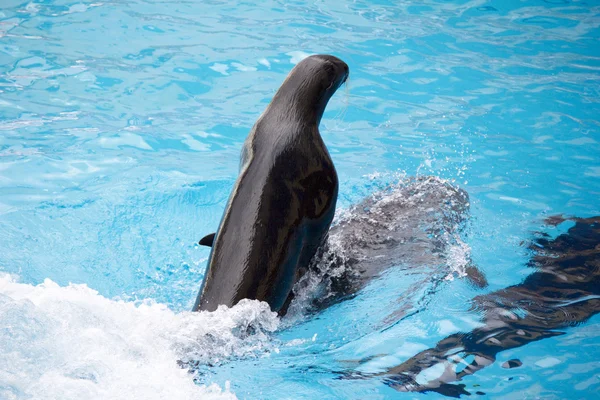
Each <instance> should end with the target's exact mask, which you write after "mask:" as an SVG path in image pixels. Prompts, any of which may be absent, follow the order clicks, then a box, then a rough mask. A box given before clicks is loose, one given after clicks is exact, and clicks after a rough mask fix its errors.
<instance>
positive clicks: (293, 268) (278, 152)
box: [193, 55, 349, 314]
mask: <svg viewBox="0 0 600 400" xmlns="http://www.w3.org/2000/svg"><path fill="white" fill-rule="evenodd" d="M348 74H349V68H348V65H346V63H345V62H343V61H342V60H340V59H339V58H336V57H334V56H331V55H314V56H310V57H307V58H305V59H304V60H302V61H301V62H300V63H298V65H296V67H294V69H293V70H292V71H291V72H290V74H289V75H288V77H287V78H286V80H285V81H284V82H283V84H282V86H281V87H280V89H279V90H278V91H277V93H276V94H275V96H274V97H273V100H272V101H271V103H270V104H269V105H268V107H267V109H266V110H265V111H264V113H263V114H262V115H261V116H260V117H259V119H258V121H257V122H256V124H255V125H254V127H253V128H252V130H251V131H250V134H249V135H248V138H247V139H246V141H245V143H244V146H243V148H242V154H241V160H240V161H241V162H240V174H239V176H238V178H237V181H236V182H235V185H234V187H233V190H232V192H231V195H230V197H229V200H228V202H227V206H226V208H225V212H224V214H223V217H222V219H221V223H220V225H219V228H218V230H217V232H216V233H215V234H214V235H212V234H211V235H208V236H206V237H205V238H203V239H202V240H201V241H200V243H201V244H205V245H212V250H211V253H210V256H209V261H208V268H207V271H206V273H205V276H204V281H203V283H202V286H201V288H200V292H199V294H198V297H197V299H196V303H195V305H194V307H193V310H194V311H198V310H208V311H214V310H215V309H216V308H217V307H218V306H220V305H226V306H228V307H231V306H233V305H235V304H236V303H237V302H239V301H240V300H241V299H253V300H261V301H266V302H267V303H268V304H269V305H270V307H271V309H272V310H273V311H277V312H279V313H280V314H285V311H286V308H287V306H288V305H289V302H290V300H291V296H290V294H291V291H292V287H293V286H294V283H295V282H296V281H297V280H298V279H299V278H300V277H301V276H302V275H303V274H304V272H305V271H306V270H307V268H308V266H309V263H310V262H311V259H312V258H313V256H314V255H315V253H316V251H317V249H318V248H319V246H321V244H322V243H323V242H324V240H325V238H326V237H327V232H328V230H329V227H330V225H331V221H332V220H333V216H334V213H335V206H336V202H337V195H338V178H337V173H336V170H335V167H334V165H333V162H332V160H331V157H330V155H329V152H328V151H327V148H326V147H325V144H324V142H323V139H322V138H321V134H320V132H319V123H320V121H321V117H322V116H323V112H324V111H325V107H326V106H327V103H328V101H329V99H330V98H331V96H332V95H333V94H334V93H335V92H336V90H337V89H338V88H339V86H340V85H341V84H342V83H344V82H345V81H346V79H347V78H348Z"/></svg>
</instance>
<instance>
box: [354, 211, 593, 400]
mask: <svg viewBox="0 0 600 400" xmlns="http://www.w3.org/2000/svg"><path fill="white" fill-rule="evenodd" d="M571 220H572V221H574V222H575V225H574V226H573V227H571V228H570V229H569V230H568V231H567V232H566V233H564V234H561V235H559V236H558V237H556V238H555V239H550V238H549V237H548V236H547V235H542V237H539V238H537V239H535V240H534V241H533V243H532V245H531V246H530V249H531V250H532V251H533V253H534V256H533V258H532V259H531V260H530V262H529V265H530V266H531V267H533V268H536V271H535V272H534V273H532V274H531V275H529V276H528V277H527V278H525V280H524V281H523V283H520V284H518V285H514V286H510V287H508V288H506V289H502V290H498V291H496V292H493V293H490V294H486V295H482V296H478V297H475V298H474V299H473V308H475V309H477V310H480V311H483V319H482V322H483V324H484V325H483V326H482V327H479V328H476V329H474V330H472V331H471V332H468V333H456V334H453V335H450V336H448V337H446V338H445V339H443V340H441V341H440V342H438V344H437V345H436V346H435V347H433V348H430V349H427V350H424V351H422V352H420V353H418V354H416V355H415V356H413V357H411V358H410V359H408V360H406V361H405V362H403V363H402V364H400V365H398V366H396V367H392V368H389V369H387V370H385V371H383V372H381V373H376V374H358V373H347V374H346V375H345V376H346V378H368V377H380V378H383V380H384V382H385V383H387V384H388V385H390V386H391V387H393V388H395V389H397V390H400V391H419V392H427V391H435V392H438V393H441V394H444V395H447V396H452V397H460V395H462V394H470V393H469V392H468V391H467V390H466V389H465V385H464V384H453V383H452V382H454V381H459V380H461V378H462V377H464V376H466V375H471V374H473V373H475V372H477V371H479V370H480V369H482V368H484V367H486V366H488V365H490V364H492V363H493V362H494V361H495V359H496V355H497V354H498V353H499V352H501V351H504V350H508V349H513V348H517V347H521V346H524V345H526V344H528V343H531V342H535V341H538V340H542V339H545V338H549V337H553V336H557V335H562V334H564V332H562V331H561V329H565V328H567V327H570V326H576V325H578V324H581V323H583V322H585V321H586V320H588V319H589V318H590V317H592V316H593V315H595V314H597V313H599V312H600V216H597V217H591V218H571ZM562 221H564V219H562V218H554V219H552V220H550V221H549V222H550V223H560V222H562ZM515 311H518V312H515ZM469 359H470V360H471V361H466V360H469ZM511 361H512V362H509V363H507V365H506V367H509V368H510V367H514V366H519V365H520V361H518V360H511ZM459 366H462V367H461V368H462V369H460V370H459ZM465 366H466V367H465ZM425 371H438V372H437V375H438V376H437V377H436V378H431V375H432V372H431V373H427V374H425V375H426V376H427V377H428V378H427V380H426V382H425V383H424V382H423V380H422V379H419V382H418V380H417V377H418V376H419V375H420V374H421V373H424V372H425ZM440 371H441V372H440ZM425 375H424V376H425Z"/></svg>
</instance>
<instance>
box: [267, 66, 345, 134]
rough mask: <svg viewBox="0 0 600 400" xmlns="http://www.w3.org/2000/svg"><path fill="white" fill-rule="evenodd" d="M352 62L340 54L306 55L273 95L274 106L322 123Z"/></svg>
mask: <svg viewBox="0 0 600 400" xmlns="http://www.w3.org/2000/svg"><path fill="white" fill-rule="evenodd" d="M349 73H350V70H349V68H348V65H347V64H346V63H345V62H343V61H342V60H340V59H339V58H337V57H334V56H331V55H326V54H318V55H314V56H309V57H306V58H305V59H304V60H302V61H301V62H299V63H298V65H296V67H295V68H294V69H293V70H292V71H291V72H290V74H289V75H288V77H287V78H286V80H285V82H283V85H281V88H280V89H279V90H278V91H277V93H276V94H275V97H273V101H272V102H271V105H270V108H271V107H280V106H282V107H286V108H288V110H294V111H295V112H294V113H293V114H294V115H295V116H297V117H300V118H302V119H305V120H308V121H311V122H314V123H316V124H319V122H320V121H321V117H322V116H323V111H325V106H327V102H328V101H329V99H330V98H331V96H333V94H334V93H335V91H336V90H337V89H338V88H339V87H340V86H341V85H342V84H343V83H344V82H346V79H348V75H349Z"/></svg>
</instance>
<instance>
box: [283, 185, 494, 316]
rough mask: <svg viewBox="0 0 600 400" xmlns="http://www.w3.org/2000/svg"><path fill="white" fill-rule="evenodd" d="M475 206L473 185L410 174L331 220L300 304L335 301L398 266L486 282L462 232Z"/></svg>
mask: <svg viewBox="0 0 600 400" xmlns="http://www.w3.org/2000/svg"><path fill="white" fill-rule="evenodd" d="M468 210H469V196H468V194H467V192H465V191H464V190H462V189H459V188H457V187H455V186H453V185H451V184H450V183H449V182H448V181H445V180H443V179H440V178H437V177H433V176H425V177H418V178H409V179H404V180H402V181H400V182H399V183H397V184H395V185H392V186H389V187H388V188H386V189H384V190H382V191H379V192H377V193H375V194H373V195H371V196H369V197H368V198H366V199H365V200H363V201H362V202H361V203H359V204H357V205H355V206H353V207H352V208H351V209H349V210H347V211H346V212H344V213H342V215H341V216H340V217H339V218H338V221H337V223H336V224H335V225H334V226H332V227H331V229H330V232H329V237H328V240H327V243H326V244H325V246H324V247H323V248H322V249H320V251H319V254H318V257H317V258H316V259H315V262H314V264H313V265H312V266H311V269H310V271H309V273H308V274H306V275H305V276H304V277H302V279H301V280H300V281H299V282H298V284H297V285H296V286H295V287H294V292H295V296H296V300H295V301H294V303H293V307H294V308H296V307H300V308H302V309H304V308H306V307H308V308H316V309H322V308H324V307H327V306H330V305H331V304H333V303H335V302H338V301H340V300H343V299H345V298H348V297H349V296H352V295H354V294H355V293H357V292H358V291H359V290H360V289H362V288H363V287H364V286H365V285H367V284H368V283H369V282H370V281H371V280H372V279H374V278H377V277H378V276H379V275H380V274H381V273H382V272H384V271H385V270H387V269H389V268H392V267H393V268H405V269H410V270H411V272H413V273H414V272H415V271H421V272H424V275H425V276H427V278H426V279H429V280H430V281H431V282H432V283H433V284H434V285H435V284H437V283H438V282H439V281H440V280H442V279H443V278H444V277H446V276H448V274H451V273H453V272H454V273H455V274H456V275H459V276H466V277H468V278H470V279H471V280H472V281H473V283H475V284H476V285H477V286H485V285H486V284H487V282H486V280H485V277H484V276H483V275H481V273H479V271H478V270H477V269H476V268H474V267H473V266H472V265H471V263H470V255H469V252H468V247H467V246H466V245H464V244H463V243H462V241H461V237H460V236H461V231H462V229H463V228H464V226H465V223H466V220H467V218H468ZM456 253H459V254H456ZM426 284H427V283H426V282H423V285H419V284H415V285H414V287H415V289H418V288H422V287H424V286H425V285H426ZM410 296H411V293H405V294H404V295H403V297H407V298H408V297H410ZM300 301H303V302H304V304H300V305H299V304H297V303H298V302H300ZM395 311H397V313H395V314H394V315H392V316H390V318H401V317H402V311H401V310H395Z"/></svg>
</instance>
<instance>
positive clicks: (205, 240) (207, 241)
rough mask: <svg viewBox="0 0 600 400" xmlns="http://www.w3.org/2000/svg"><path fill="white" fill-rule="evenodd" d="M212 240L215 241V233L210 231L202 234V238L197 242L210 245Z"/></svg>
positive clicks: (201, 244)
mask: <svg viewBox="0 0 600 400" xmlns="http://www.w3.org/2000/svg"><path fill="white" fill-rule="evenodd" d="M214 241H215V234H214V233H210V234H208V235H206V236H204V237H203V238H202V239H200V241H199V242H198V244H199V245H200V246H208V247H212V245H213V242H214Z"/></svg>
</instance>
